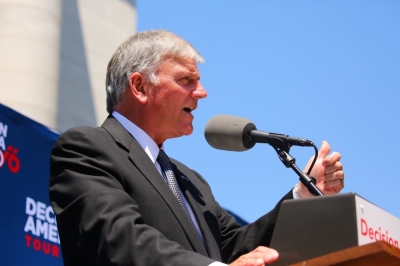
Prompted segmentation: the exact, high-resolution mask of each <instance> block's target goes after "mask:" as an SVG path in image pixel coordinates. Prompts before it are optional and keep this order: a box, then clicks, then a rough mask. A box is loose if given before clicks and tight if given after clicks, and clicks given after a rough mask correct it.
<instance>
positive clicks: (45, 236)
mask: <svg viewBox="0 0 400 266" xmlns="http://www.w3.org/2000/svg"><path fill="white" fill-rule="evenodd" d="M58 136H59V134H58V133H57V132H54V131H52V130H50V129H48V128H47V127H45V126H43V125H41V124H39V123H37V122H35V121H33V120H31V119H29V118H27V117H25V116H23V115H21V114H19V113H18V112H16V111H14V110H12V109H10V108H8V107H6V106H4V105H2V104H0V182H1V183H0V200H1V204H0V206H1V207H0V208H1V209H0V211H1V218H0V228H1V231H2V233H1V238H0V258H1V260H0V264H1V265H63V262H62V257H61V256H62V255H61V248H60V241H59V236H58V230H57V224H56V219H55V215H54V212H53V209H52V207H51V204H50V200H49V193H48V187H49V166H50V152H51V149H52V147H53V144H54V142H55V141H56V139H57V138H58Z"/></svg>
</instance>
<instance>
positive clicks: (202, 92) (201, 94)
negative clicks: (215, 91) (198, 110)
mask: <svg viewBox="0 0 400 266" xmlns="http://www.w3.org/2000/svg"><path fill="white" fill-rule="evenodd" d="M192 97H194V98H197V99H202V98H206V97H207V91H206V89H204V87H203V85H202V84H201V83H200V82H198V84H197V87H196V89H195V90H194V91H193V93H192Z"/></svg>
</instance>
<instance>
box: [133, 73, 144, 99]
mask: <svg viewBox="0 0 400 266" xmlns="http://www.w3.org/2000/svg"><path fill="white" fill-rule="evenodd" d="M145 83H146V81H145V79H144V77H143V75H142V74H140V73H139V72H135V73H133V74H132V75H131V76H130V77H129V89H130V91H131V93H132V96H133V97H135V98H136V99H137V100H138V101H140V102H142V103H145V102H146V101H147V95H146V90H145V85H146V84H145Z"/></svg>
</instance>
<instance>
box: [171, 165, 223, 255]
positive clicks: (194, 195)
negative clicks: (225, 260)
mask: <svg viewBox="0 0 400 266" xmlns="http://www.w3.org/2000/svg"><path fill="white" fill-rule="evenodd" d="M174 167H175V173H176V178H177V181H178V183H179V186H180V188H181V190H182V193H184V194H185V197H186V199H187V201H188V202H189V204H190V206H191V207H192V211H193V213H194V215H195V216H196V219H197V222H198V224H199V226H200V229H201V231H202V234H203V238H204V241H205V243H206V246H207V251H208V255H209V257H210V258H213V259H216V260H221V254H220V250H219V246H218V245H217V243H216V241H215V239H214V236H213V234H212V232H211V231H210V227H209V224H208V223H207V221H206V219H205V214H207V213H209V209H208V208H207V204H205V202H204V199H202V195H201V193H200V192H199V191H198V189H197V188H196V187H195V186H194V185H193V183H192V182H191V181H190V179H189V178H190V176H189V175H187V176H186V175H185V174H183V173H182V172H181V171H179V170H178V169H177V168H176V166H175V165H174ZM218 230H219V228H218Z"/></svg>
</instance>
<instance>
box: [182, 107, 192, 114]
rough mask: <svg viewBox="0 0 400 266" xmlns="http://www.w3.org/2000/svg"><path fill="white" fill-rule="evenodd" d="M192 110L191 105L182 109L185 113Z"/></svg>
mask: <svg viewBox="0 0 400 266" xmlns="http://www.w3.org/2000/svg"><path fill="white" fill-rule="evenodd" d="M193 110H194V108H193V107H184V108H183V111H185V112H186V113H191V112H192V111H193Z"/></svg>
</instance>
